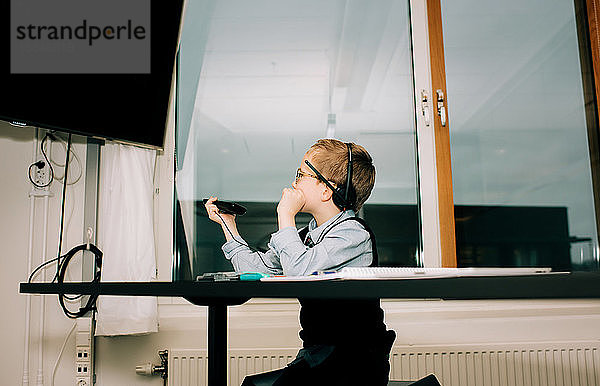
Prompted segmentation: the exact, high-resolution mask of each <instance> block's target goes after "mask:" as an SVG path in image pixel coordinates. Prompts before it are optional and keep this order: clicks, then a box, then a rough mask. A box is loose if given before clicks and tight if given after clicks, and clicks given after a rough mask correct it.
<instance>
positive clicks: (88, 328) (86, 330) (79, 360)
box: [75, 317, 94, 386]
mask: <svg viewBox="0 0 600 386" xmlns="http://www.w3.org/2000/svg"><path fill="white" fill-rule="evenodd" d="M75 384H76V385H77V386H92V385H93V384H94V319H93V318H91V317H82V318H78V319H77V331H76V335H75Z"/></svg>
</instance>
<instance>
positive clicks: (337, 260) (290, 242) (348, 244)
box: [269, 221, 373, 276]
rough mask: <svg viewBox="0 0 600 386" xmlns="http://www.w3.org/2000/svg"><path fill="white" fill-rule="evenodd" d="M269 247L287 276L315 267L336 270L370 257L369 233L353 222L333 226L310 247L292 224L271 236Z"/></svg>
mask: <svg viewBox="0 0 600 386" xmlns="http://www.w3.org/2000/svg"><path fill="white" fill-rule="evenodd" d="M269 247H270V248H271V250H272V251H273V252H274V254H275V255H277V256H279V261H280V263H281V267H282V269H283V273H284V274H285V275H288V276H298V275H310V274H311V273H313V272H315V271H319V270H329V269H334V270H338V269H340V268H342V267H345V266H368V265H370V264H371V261H372V260H373V255H372V252H371V239H370V237H369V233H368V232H367V231H366V230H365V229H364V228H362V226H361V225H360V224H358V223H357V222H355V221H346V222H344V223H342V224H339V225H337V226H335V227H334V228H333V229H332V230H331V231H330V232H329V233H327V235H326V236H325V238H324V239H323V240H322V241H321V242H319V243H317V244H316V245H315V246H313V247H308V246H306V245H304V243H302V240H300V236H298V232H297V231H296V229H295V228H293V227H287V228H283V229H280V230H279V231H278V232H275V233H273V234H272V235H271V241H270V242H269Z"/></svg>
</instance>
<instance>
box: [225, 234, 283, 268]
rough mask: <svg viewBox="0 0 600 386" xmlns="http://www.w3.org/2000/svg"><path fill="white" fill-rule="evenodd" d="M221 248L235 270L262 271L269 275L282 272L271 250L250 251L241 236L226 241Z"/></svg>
mask: <svg viewBox="0 0 600 386" xmlns="http://www.w3.org/2000/svg"><path fill="white" fill-rule="evenodd" d="M221 249H222V250H223V253H224V254H225V258H226V259H228V260H230V261H231V264H232V265H233V268H234V269H235V270H236V271H237V272H262V273H268V274H271V275H279V274H281V273H282V272H283V271H282V269H281V263H280V262H279V259H278V258H277V256H276V255H275V254H274V253H273V251H271V250H269V251H267V252H259V251H256V252H255V251H252V250H251V249H250V248H249V247H248V244H247V243H246V242H245V241H244V239H242V238H241V237H235V238H234V239H232V240H229V241H227V242H226V243H225V244H223V246H222V247H221Z"/></svg>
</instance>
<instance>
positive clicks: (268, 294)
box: [20, 272, 600, 305]
mask: <svg viewBox="0 0 600 386" xmlns="http://www.w3.org/2000/svg"><path fill="white" fill-rule="evenodd" d="M20 292H21V293H38V294H58V293H65V294H84V295H91V294H99V295H129V296H174V297H183V298H186V299H188V300H190V301H191V302H192V303H195V304H206V305H208V304H211V303H215V302H228V301H227V300H228V299H229V300H231V301H229V302H228V303H229V304H239V303H242V302H243V301H245V300H247V299H250V298H298V297H300V298H313V299H376V298H394V299H424V298H439V299H448V300H451V299H552V298H554V299H560V298H600V272H574V273H552V274H543V275H532V276H493V277H452V278H421V279H403V280H331V281H310V282H252V281H230V282H194V281H185V282H107V283H64V284H60V285H59V284H56V283H21V285H20ZM236 299H237V300H239V302H236V301H235V300H236ZM242 299H243V300H242Z"/></svg>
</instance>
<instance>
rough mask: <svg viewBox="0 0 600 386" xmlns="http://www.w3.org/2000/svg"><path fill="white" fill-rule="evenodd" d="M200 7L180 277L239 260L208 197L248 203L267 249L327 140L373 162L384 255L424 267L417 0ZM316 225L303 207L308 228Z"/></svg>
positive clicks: (190, 26)
mask: <svg viewBox="0 0 600 386" xmlns="http://www.w3.org/2000/svg"><path fill="white" fill-rule="evenodd" d="M187 3H188V5H187V9H186V14H185V20H184V27H183V34H182V40H181V47H180V53H179V65H178V92H177V96H178V99H177V110H178V112H177V134H176V154H177V173H176V194H177V198H178V206H177V221H176V223H177V227H176V232H177V235H176V240H177V256H176V264H175V270H176V272H175V273H174V275H175V278H186V277H189V276H190V275H191V277H195V275H197V274H199V273H202V272H214V271H226V270H231V269H232V267H231V265H230V264H229V262H228V261H227V260H225V258H224V257H223V254H222V252H221V249H220V247H221V245H222V244H223V242H224V237H223V235H222V232H221V229H220V226H218V225H217V224H215V223H212V222H211V221H210V220H209V219H208V217H207V216H206V212H205V210H204V207H203V204H202V199H203V198H208V197H210V196H213V195H214V196H217V197H219V198H220V199H223V200H231V201H236V202H238V203H240V204H242V205H244V206H246V207H247V208H248V212H247V214H246V215H244V216H238V228H239V230H240V233H241V234H242V235H243V237H244V238H245V240H246V241H247V242H248V243H249V244H251V245H254V246H257V247H259V248H267V242H268V241H269V237H270V234H271V233H272V232H274V231H276V229H277V221H276V212H275V208H276V206H277V202H278V200H279V198H280V197H281V191H282V189H283V188H284V187H289V186H290V185H291V183H292V179H293V177H294V173H295V171H296V169H297V168H298V166H299V163H300V160H301V159H302V156H303V155H304V153H305V151H306V150H307V149H308V148H309V147H310V146H311V145H312V144H313V143H314V142H315V141H316V140H317V139H319V138H323V137H325V136H332V137H335V138H337V139H340V140H343V141H352V142H355V143H358V144H361V145H363V146H364V147H365V148H366V149H367V150H368V151H369V152H370V154H371V155H372V157H373V159H374V164H375V167H376V170H377V177H376V183H375V188H374V190H373V193H372V195H371V198H370V199H369V200H368V201H367V203H366V205H365V206H364V209H363V210H361V213H360V214H359V215H360V216H362V217H363V218H365V219H366V220H367V222H369V224H370V225H371V227H372V228H373V230H374V231H375V233H376V235H377V244H378V247H379V256H380V265H386V266H394V265H396V266H399V265H402V266H415V265H417V264H419V256H418V255H419V253H418V251H419V249H420V248H419V245H420V241H419V240H420V229H419V210H418V208H417V202H418V200H417V191H418V189H417V167H416V150H415V149H416V136H415V113H414V102H413V101H414V92H413V75H412V74H413V70H412V66H411V57H412V56H411V45H410V41H411V37H410V27H409V12H408V2H407V1H396V0H383V1H377V2H367V1H360V2H346V1H340V0H296V1H293V0H278V1H266V0H265V1H251V2H249V1H242V0H239V1H224V0H223V1H222V0H216V1H203V0H190V1H188V2H187ZM308 221H309V218H308V217H307V216H306V215H299V216H298V217H297V225H298V226H299V227H300V226H303V225H305V224H307V223H308ZM188 268H189V269H188Z"/></svg>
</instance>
